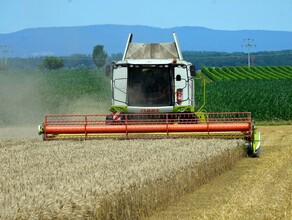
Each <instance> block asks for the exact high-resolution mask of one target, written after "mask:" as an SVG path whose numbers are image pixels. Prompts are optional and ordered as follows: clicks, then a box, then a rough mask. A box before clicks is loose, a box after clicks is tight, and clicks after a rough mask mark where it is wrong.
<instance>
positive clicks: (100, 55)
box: [92, 45, 107, 68]
mask: <svg viewBox="0 0 292 220" xmlns="http://www.w3.org/2000/svg"><path fill="white" fill-rule="evenodd" d="M92 58H93V61H94V63H95V65H96V66H97V68H101V67H103V66H104V65H105V63H106V58H107V53H106V52H105V51H104V50H103V45H96V46H95V47H94V48H93V53H92Z"/></svg>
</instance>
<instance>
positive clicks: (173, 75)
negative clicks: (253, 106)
mask: <svg viewBox="0 0 292 220" xmlns="http://www.w3.org/2000/svg"><path fill="white" fill-rule="evenodd" d="M173 37H174V42H170V43H150V44H147V43H133V42H132V34H130V35H129V37H128V41H127V44H126V48H125V51H124V55H123V59H122V60H121V61H118V62H113V63H112V68H110V67H109V66H108V67H109V68H106V75H107V76H110V75H111V88H112V106H111V108H110V111H111V112H112V113H111V114H93V115H46V116H45V120H44V123H43V124H42V125H40V126H39V128H38V130H39V134H40V135H42V137H43V140H56V139H98V138H124V139H132V138H136V139H139V138H240V139H244V140H245V141H246V144H245V146H246V150H247V154H248V155H250V156H259V153H260V133H259V132H257V130H256V128H255V125H254V123H253V121H252V118H251V113H249V112H226V113H224V112H220V113H207V112H206V111H205V110H203V107H204V105H205V104H203V106H202V107H201V108H199V109H198V110H195V92H194V91H195V88H194V77H195V68H194V66H193V65H192V64H191V63H189V62H187V61H184V59H183V56H182V54H181V51H180V48H179V44H178V41H177V37H176V34H175V33H173Z"/></svg>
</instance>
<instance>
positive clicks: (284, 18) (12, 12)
mask: <svg viewBox="0 0 292 220" xmlns="http://www.w3.org/2000/svg"><path fill="white" fill-rule="evenodd" d="M0 7H1V10H0V33H10V32H15V31H19V30H22V29H26V28H33V27H60V26H61V27H62V26H84V25H94V24H126V25H148V26H154V27H161V28H168V27H176V26H201V27H207V28H211V29H217V30H283V31H292V13H291V11H292V0H177V1H174V0H124V1H122V0H103V1H102V0H0Z"/></svg>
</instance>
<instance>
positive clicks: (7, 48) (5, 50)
mask: <svg viewBox="0 0 292 220" xmlns="http://www.w3.org/2000/svg"><path fill="white" fill-rule="evenodd" d="M0 51H1V53H2V54H3V56H4V65H5V66H7V60H8V56H9V55H8V54H10V53H12V52H13V51H12V50H11V46H10V45H7V44H3V45H0Z"/></svg>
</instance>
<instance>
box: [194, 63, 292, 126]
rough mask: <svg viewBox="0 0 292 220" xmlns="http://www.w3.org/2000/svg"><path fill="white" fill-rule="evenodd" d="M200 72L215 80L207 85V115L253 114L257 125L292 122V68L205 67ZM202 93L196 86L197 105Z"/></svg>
mask: <svg viewBox="0 0 292 220" xmlns="http://www.w3.org/2000/svg"><path fill="white" fill-rule="evenodd" d="M201 71H202V72H201V74H203V75H205V76H207V77H208V78H209V79H211V80H213V82H212V81H211V82H210V81H209V83H208V85H207V105H206V110H207V111H209V112H225V111H226V112H251V113H252V117H253V119H255V120H258V121H268V120H291V119H292V86H291V82H292V81H291V79H292V78H291V77H292V67H291V66H281V67H261V66H257V67H251V68H248V67H246V66H237V67H223V68H210V67H209V68H208V67H203V68H202V70H201ZM226 76H227V77H226ZM202 89H203V88H202V86H201V85H200V83H198V82H197V83H196V99H197V103H198V104H200V103H202ZM197 108H199V106H197Z"/></svg>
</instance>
